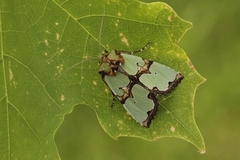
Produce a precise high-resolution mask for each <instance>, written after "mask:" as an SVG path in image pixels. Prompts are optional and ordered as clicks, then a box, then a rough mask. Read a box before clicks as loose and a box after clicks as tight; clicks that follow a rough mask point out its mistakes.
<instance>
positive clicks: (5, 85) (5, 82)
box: [0, 10, 11, 157]
mask: <svg viewBox="0 0 240 160" xmlns="http://www.w3.org/2000/svg"><path fill="white" fill-rule="evenodd" d="M0 32H1V40H0V41H1V44H0V45H1V60H2V65H3V66H2V69H3V79H4V81H3V83H4V89H5V90H4V91H5V96H3V97H2V98H1V101H2V100H4V97H5V98H6V101H5V103H6V113H8V104H9V103H8V96H7V95H8V91H7V81H6V73H5V71H6V68H5V61H4V58H3V30H2V11H1V10H0ZM6 122H7V124H6V125H7V148H6V150H7V153H8V157H10V147H11V146H10V135H9V116H8V114H6Z"/></svg>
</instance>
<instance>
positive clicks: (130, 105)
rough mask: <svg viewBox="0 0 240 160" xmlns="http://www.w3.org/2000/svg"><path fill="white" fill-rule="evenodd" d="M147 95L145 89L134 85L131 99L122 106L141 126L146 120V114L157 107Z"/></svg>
mask: <svg viewBox="0 0 240 160" xmlns="http://www.w3.org/2000/svg"><path fill="white" fill-rule="evenodd" d="M148 94H149V92H148V91H147V90H146V89H144V88H143V87H142V86H140V85H137V84H135V85H134V86H133V88H132V95H133V97H129V98H128V99H126V101H125V103H124V104H123V106H124V108H125V109H126V110H127V111H128V113H129V114H130V115H131V116H132V117H133V118H134V119H135V120H136V121H137V122H138V123H140V124H141V125H143V123H144V121H145V120H147V119H148V112H150V111H151V110H153V109H154V107H157V106H155V103H154V101H153V100H152V99H149V98H148ZM150 121H151V119H150Z"/></svg>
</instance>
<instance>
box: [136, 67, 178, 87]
mask: <svg viewBox="0 0 240 160" xmlns="http://www.w3.org/2000/svg"><path fill="white" fill-rule="evenodd" d="M149 71H150V74H143V75H141V76H140V78H139V80H140V82H142V83H143V84H144V85H145V86H147V87H148V88H149V89H153V88H154V87H157V88H158V90H160V91H166V90H167V89H168V88H169V85H170V83H171V82H174V81H175V79H176V76H177V74H178V72H176V71H175V70H174V69H172V68H170V67H167V66H165V65H162V64H159V63H157V62H153V64H152V65H151V66H150V68H149Z"/></svg>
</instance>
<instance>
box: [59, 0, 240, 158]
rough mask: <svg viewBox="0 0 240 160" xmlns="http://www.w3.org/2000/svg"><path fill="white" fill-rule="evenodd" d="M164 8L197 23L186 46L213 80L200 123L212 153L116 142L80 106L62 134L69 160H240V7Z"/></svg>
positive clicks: (233, 3) (197, 4)
mask: <svg viewBox="0 0 240 160" xmlns="http://www.w3.org/2000/svg"><path fill="white" fill-rule="evenodd" d="M145 1H146V2H150V1H147V0H145ZM164 2H166V3H167V4H169V5H170V6H171V7H172V8H173V9H174V10H175V11H176V12H177V14H178V15H179V16H180V17H181V18H183V19H185V20H188V21H190V22H192V23H193V28H191V29H190V30H189V31H188V32H187V33H186V35H184V37H183V39H182V40H181V41H180V46H181V47H182V48H183V49H184V50H185V52H186V53H187V55H188V56H189V58H190V59H191V61H192V63H193V65H194V66H195V68H196V69H197V70H198V72H199V73H200V74H201V75H202V76H204V77H205V78H207V81H206V83H204V84H203V85H201V86H200V87H199V88H198V90H197V93H196V97H195V119H196V122H197V124H198V127H199V129H200V131H201V133H202V135H203V137H204V139H205V144H206V153H205V154H200V153H198V152H197V149H196V148H195V147H194V146H193V145H192V144H190V143H188V142H186V141H184V140H181V139H176V138H162V139H159V140H157V141H155V142H148V141H144V140H142V139H137V138H119V140H117V141H116V140H113V139H112V138H111V137H110V136H108V135H107V134H106V133H105V132H104V131H103V129H102V128H101V127H100V125H99V123H98V120H97V118H96V115H95V113H94V111H93V110H92V109H91V108H90V107H87V106H80V107H79V106H77V107H75V109H74V111H73V112H72V114H70V115H67V116H66V117H65V120H64V122H63V124H62V125H61V127H60V129H59V130H58V132H57V133H56V143H57V146H58V149H59V152H60V155H61V158H62V159H63V160H69V159H71V160H75V159H84V160H88V159H90V160H91V159H94V160H106V159H114V160H126V159H131V160H135V159H137V160H143V159H144V160H145V159H152V160H159V159H163V160H179V159H181V160H182V159H184V160H185V159H195V160H213V159H218V160H236V159H240V125H239V122H240V121H239V120H240V94H239V93H240V85H239V84H238V83H239V82H240V38H239V37H240V1H239V0H238V1H237V0H230V1H226V0H218V1H217V0H212V1H207V0H201V1H200V0H195V1H187V0H181V1H174V0H165V1H164Z"/></svg>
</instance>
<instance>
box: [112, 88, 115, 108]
mask: <svg viewBox="0 0 240 160" xmlns="http://www.w3.org/2000/svg"><path fill="white" fill-rule="evenodd" d="M111 92H112V91H111ZM112 96H113V97H112V104H111V108H113V106H114V104H115V102H116V95H115V94H114V93H113V92H112Z"/></svg>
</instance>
